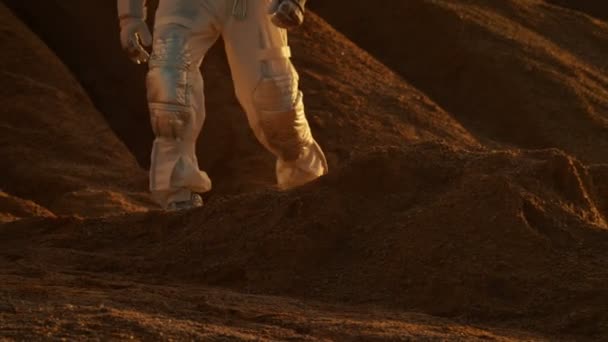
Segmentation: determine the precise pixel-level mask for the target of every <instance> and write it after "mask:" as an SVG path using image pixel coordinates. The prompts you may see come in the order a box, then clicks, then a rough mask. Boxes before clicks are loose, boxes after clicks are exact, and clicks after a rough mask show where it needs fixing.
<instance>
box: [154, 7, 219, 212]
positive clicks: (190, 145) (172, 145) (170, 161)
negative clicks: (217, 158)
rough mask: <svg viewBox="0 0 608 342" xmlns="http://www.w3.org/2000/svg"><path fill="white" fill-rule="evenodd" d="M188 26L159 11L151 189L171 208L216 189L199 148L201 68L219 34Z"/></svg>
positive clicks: (201, 107)
mask: <svg viewBox="0 0 608 342" xmlns="http://www.w3.org/2000/svg"><path fill="white" fill-rule="evenodd" d="M169 19H171V18H169ZM183 24H184V22H181V23H176V22H175V20H167V17H163V16H162V15H159V14H157V25H156V27H155V33H154V45H153V52H152V56H151V59H150V62H149V72H148V77H147V88H148V104H149V109H150V121H151V125H152V129H153V131H154V134H155V136H156V138H155V140H154V145H153V148H152V156H151V167H150V190H151V192H152V196H153V198H154V199H155V200H156V201H157V202H158V203H159V204H160V205H161V206H162V207H165V208H166V207H167V206H168V205H169V204H171V203H175V202H182V201H188V200H190V199H191V196H192V193H193V192H206V191H209V190H210V189H211V181H210V180H209V177H208V176H207V174H206V173H205V172H204V171H201V170H200V169H199V166H198V160H197V157H196V151H195V146H196V140H197V137H198V135H199V133H200V131H201V128H202V126H203V123H204V120H205V108H204V94H203V79H202V76H201V73H200V71H199V67H200V64H201V62H202V59H203V56H204V55H205V53H206V52H207V50H208V49H209V48H210V47H211V45H213V43H214V42H215V41H216V40H217V37H218V33H217V32H216V31H215V30H214V29H212V28H211V26H209V27H205V26H201V27H197V28H191V27H186V26H184V25H183ZM201 30H202V31H201Z"/></svg>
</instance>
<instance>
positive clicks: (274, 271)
mask: <svg viewBox="0 0 608 342" xmlns="http://www.w3.org/2000/svg"><path fill="white" fill-rule="evenodd" d="M347 165H348V167H346V168H344V169H342V170H341V171H339V172H334V173H333V174H332V175H331V176H329V177H327V178H325V179H323V180H321V181H320V182H318V183H316V184H311V185H309V186H306V187H304V188H301V189H299V190H297V191H293V192H289V193H279V192H274V191H264V192H255V193H249V194H245V195H238V196H234V197H222V198H217V199H214V200H212V201H211V202H210V203H208V205H207V206H206V207H205V208H204V209H202V210H197V211H194V212H190V213H184V214H181V215H176V216H166V215H162V214H149V215H146V216H141V217H132V218H128V219H125V218H117V219H110V220H103V221H99V220H88V221H82V220H65V219H63V220H49V221H47V222H46V223H42V222H40V223H39V225H38V227H36V228H34V229H33V230H24V229H23V227H24V226H28V225H31V224H30V223H27V222H22V223H19V224H16V225H14V226H11V227H7V229H5V234H8V236H12V237H11V241H13V243H15V242H17V241H19V240H20V239H22V238H27V239H29V241H31V242H30V243H31V244H32V245H33V246H36V245H37V244H38V243H39V242H38V241H42V243H44V245H45V246H46V248H42V249H40V248H36V250H37V254H36V255H28V256H27V257H26V260H28V259H30V260H31V262H33V263H35V262H36V260H39V258H40V259H44V260H45V263H46V264H47V265H53V266H52V267H51V268H56V267H60V268H67V269H70V270H75V271H80V272H88V273H91V272H94V273H97V272H103V273H112V274H128V275H130V276H137V277H140V276H145V277H153V278H154V279H156V280H155V281H161V280H159V279H173V281H175V280H176V279H179V280H181V281H186V282H187V283H195V284H205V285H213V286H221V287H229V288H232V289H236V290H239V291H241V292H245V293H258V294H273V295H290V296H296V297H299V298H309V299H310V298H314V299H315V300H323V301H330V302H335V303H337V302H340V303H348V304H351V305H352V304H356V305H363V304H365V305H370V304H374V305H382V306H384V307H389V308H392V309H395V310H397V309H398V310H408V311H409V310H415V311H421V312H426V313H431V314H436V315H446V316H452V317H453V316H459V317H461V318H462V317H467V318H468V319H473V320H474V321H482V322H486V323H487V322H492V323H495V324H500V325H512V326H523V327H525V328H527V329H531V330H532V329H533V330H534V331H543V332H545V333H561V334H578V335H580V336H589V337H592V336H601V334H606V333H608V316H607V313H608V304H607V303H606V302H605V301H601V300H598V299H600V298H607V297H606V296H608V292H607V290H606V287H605V284H606V282H607V281H608V271H607V270H608V254H607V253H606V248H605V246H606V244H607V243H608V233H607V230H606V229H607V226H606V222H605V219H604V216H603V215H602V214H604V215H605V214H606V212H603V213H601V212H600V210H599V209H598V204H597V200H596V199H597V198H598V197H599V196H601V197H606V193H605V192H603V193H599V192H598V190H597V188H596V187H595V186H594V184H593V179H592V177H591V176H590V174H589V172H588V170H587V169H586V168H584V167H583V166H581V164H580V163H579V162H577V161H576V160H574V159H572V158H570V157H568V156H567V155H565V154H564V153H562V152H560V151H557V150H544V151H529V152H527V151H511V152H470V151H466V150H459V149H454V148H451V147H448V146H446V145H436V144H415V145H412V146H410V147H408V148H380V149H374V150H373V151H370V152H366V153H362V154H361V155H358V156H355V157H353V159H352V161H350V162H349V163H348V164H347ZM235 208H238V210H235ZM227 212H229V213H230V214H229V215H227V214H226V213H227ZM25 231H27V233H25ZM49 231H50V232H51V233H43V232H49ZM26 234H27V235H26ZM32 236H33V238H32ZM18 244H19V243H18V242H17V245H18Z"/></svg>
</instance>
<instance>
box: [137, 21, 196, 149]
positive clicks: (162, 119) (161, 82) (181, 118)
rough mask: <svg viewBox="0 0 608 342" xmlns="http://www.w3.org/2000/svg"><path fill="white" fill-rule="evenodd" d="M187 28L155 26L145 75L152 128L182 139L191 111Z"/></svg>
mask: <svg viewBox="0 0 608 342" xmlns="http://www.w3.org/2000/svg"><path fill="white" fill-rule="evenodd" d="M187 35H188V31H187V29H186V28H184V27H181V26H178V25H169V26H167V27H164V28H161V29H157V32H156V39H155V41H154V48H153V52H152V56H151V58H150V63H149V71H148V77H147V85H148V103H149V106H150V115H151V118H150V119H151V123H152V129H153V130H154V133H155V134H156V136H157V137H162V138H169V139H181V138H183V136H184V133H185V131H186V129H185V128H186V126H187V125H188V124H189V122H190V120H191V118H192V115H191V109H190V103H189V83H188V72H189V69H190V68H191V65H192V61H191V57H190V52H189V49H188V46H187V38H188V37H187Z"/></svg>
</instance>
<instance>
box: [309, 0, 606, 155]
mask: <svg viewBox="0 0 608 342" xmlns="http://www.w3.org/2000/svg"><path fill="white" fill-rule="evenodd" d="M311 7H312V8H313V9H315V10H316V11H318V12H319V13H320V14H321V15H322V16H323V17H324V18H326V19H327V20H328V21H329V22H330V23H331V24H332V25H334V26H335V27H336V28H337V29H339V30H340V31H342V32H344V33H346V35H347V36H348V37H349V38H351V39H353V40H354V41H355V42H356V43H358V44H359V45H360V46H362V47H363V48H366V49H368V50H369V51H370V52H372V53H373V54H374V55H375V56H377V57H378V58H379V59H380V60H382V61H383V62H385V63H386V64H387V65H389V66H390V67H392V68H393V69H394V70H395V71H397V72H399V73H400V74H401V75H402V76H403V77H404V78H405V79H406V80H407V81H408V82H410V83H411V84H413V85H415V86H416V87H418V88H419V89H421V90H423V91H424V92H425V93H426V94H428V95H429V96H430V97H431V98H432V99H433V100H434V101H435V102H437V103H438V104H439V105H441V106H442V107H443V108H445V109H446V110H447V111H449V112H450V113H452V114H453V115H454V116H455V117H457V118H458V119H459V121H460V122H461V123H462V124H463V125H464V126H465V127H466V128H468V129H469V130H470V131H471V132H473V133H474V134H475V135H476V136H477V137H478V138H480V139H481V140H483V141H486V142H498V143H499V144H501V145H503V146H504V145H507V146H512V145H517V146H519V147H525V148H550V147H557V148H560V149H563V150H565V151H567V152H568V153H570V154H573V155H575V156H577V157H578V158H579V159H581V160H582V161H584V162H606V161H608V154H606V153H605V151H606V150H608V116H607V115H606V112H607V111H608V90H607V89H608V74H607V73H606V59H605V53H602V51H606V50H607V49H608V25H607V24H606V23H603V22H600V21H597V20H592V19H591V18H589V17H587V16H584V15H581V14H578V13H576V12H573V11H565V10H563V9H561V8H558V7H555V6H549V5H547V4H546V3H545V2H543V1H535V0H508V1H487V0H479V1H456V2H455V1H444V0H440V1H428V0H414V1H391V2H387V3H385V4H383V5H382V6H376V7H374V8H373V10H370V8H369V5H368V4H367V3H365V2H353V1H347V0H343V1H332V2H328V1H318V2H311ZM343 8H348V15H345V14H344V12H343ZM540 13H542V15H541V14H540ZM362 22H365V23H366V24H365V25H361V23H362ZM566 27H567V29H566ZM370 28H373V29H370ZM566 31H567V33H566Z"/></svg>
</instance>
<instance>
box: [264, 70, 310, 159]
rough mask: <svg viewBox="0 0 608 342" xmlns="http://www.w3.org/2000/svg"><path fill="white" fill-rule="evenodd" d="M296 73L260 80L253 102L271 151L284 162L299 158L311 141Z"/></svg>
mask: <svg viewBox="0 0 608 342" xmlns="http://www.w3.org/2000/svg"><path fill="white" fill-rule="evenodd" d="M302 97H303V95H302V93H301V92H300V91H299V90H298V79H297V74H296V73H295V72H289V73H285V74H281V75H275V76H270V77H265V78H263V79H262V80H261V81H260V83H259V84H258V86H257V88H256V90H255V93H254V96H253V99H254V105H255V107H256V110H257V111H258V115H259V124H260V127H261V129H262V131H263V133H264V136H265V138H266V141H267V143H268V145H270V148H271V149H272V150H273V152H275V153H276V154H278V155H279V157H280V158H281V159H283V160H285V161H291V160H295V159H297V158H298V157H299V155H300V153H301V151H302V149H303V147H305V146H308V145H309V144H310V143H311V142H312V136H311V133H310V128H309V126H308V121H307V120H306V116H305V114H304V104H303V101H302Z"/></svg>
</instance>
